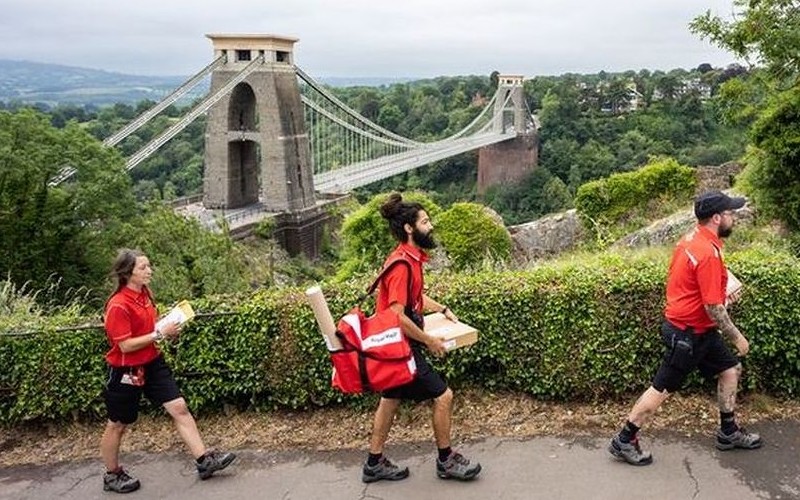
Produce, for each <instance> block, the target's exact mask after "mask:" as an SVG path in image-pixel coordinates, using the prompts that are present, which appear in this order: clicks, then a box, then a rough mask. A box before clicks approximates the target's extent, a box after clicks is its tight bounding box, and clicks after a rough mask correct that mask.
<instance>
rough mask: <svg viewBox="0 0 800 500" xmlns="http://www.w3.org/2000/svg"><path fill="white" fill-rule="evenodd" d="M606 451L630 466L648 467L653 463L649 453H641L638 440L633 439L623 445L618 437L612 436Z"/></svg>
mask: <svg viewBox="0 0 800 500" xmlns="http://www.w3.org/2000/svg"><path fill="white" fill-rule="evenodd" d="M608 451H609V453H611V454H612V455H614V456H615V457H617V458H619V459H621V460H625V461H626V462H628V463H629V464H631V465H650V464H652V463H653V455H651V454H650V452H649V451H648V452H643V451H642V448H641V446H639V438H638V437H636V438H633V439H632V440H631V442H630V443H623V442H622V441H620V439H619V435H617V436H614V439H612V440H611V444H610V445H608Z"/></svg>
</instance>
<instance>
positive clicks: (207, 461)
mask: <svg viewBox="0 0 800 500" xmlns="http://www.w3.org/2000/svg"><path fill="white" fill-rule="evenodd" d="M234 460H236V455H234V454H233V453H225V452H222V451H209V452H208V453H206V454H205V455H203V456H202V457H201V458H200V459H199V460H198V462H197V475H198V476H200V479H208V478H210V477H211V475H212V474H214V473H215V472H217V471H218V470H222V469H224V468H225V467H227V466H229V465H230V464H231V462H233V461H234Z"/></svg>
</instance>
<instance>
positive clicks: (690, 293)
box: [664, 225, 728, 332]
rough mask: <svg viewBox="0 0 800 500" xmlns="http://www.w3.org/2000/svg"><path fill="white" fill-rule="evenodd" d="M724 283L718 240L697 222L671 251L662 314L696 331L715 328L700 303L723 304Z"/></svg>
mask: <svg viewBox="0 0 800 500" xmlns="http://www.w3.org/2000/svg"><path fill="white" fill-rule="evenodd" d="M727 284H728V273H727V271H726V269H725V262H724V260H723V258H722V240H720V239H719V237H718V236H717V235H716V234H714V233H713V232H712V231H711V230H710V229H708V228H707V227H704V226H700V225H698V226H697V227H695V228H694V229H693V230H692V231H691V232H689V234H687V235H686V236H684V237H683V238H681V240H680V241H679V242H678V244H677V246H676V247H675V252H674V253H673V254H672V262H671V263H670V266H669V277H668V278H667V306H666V307H665V308H664V316H665V317H666V318H667V320H668V321H670V322H671V323H672V324H674V325H675V326H677V327H679V328H687V327H691V328H692V329H694V330H695V331H696V332H703V331H705V330H709V329H712V328H715V327H716V326H717V324H716V323H715V322H714V320H713V319H711V317H710V316H709V315H708V313H707V312H706V309H705V307H704V306H706V305H712V304H724V303H725V288H726V286H727Z"/></svg>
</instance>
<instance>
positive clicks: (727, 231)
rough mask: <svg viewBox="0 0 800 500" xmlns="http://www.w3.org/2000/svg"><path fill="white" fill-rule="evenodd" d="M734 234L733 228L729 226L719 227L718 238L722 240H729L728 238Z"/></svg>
mask: <svg viewBox="0 0 800 500" xmlns="http://www.w3.org/2000/svg"><path fill="white" fill-rule="evenodd" d="M732 232H733V226H728V227H722V226H719V227H718V228H717V236H719V237H720V238H727V237H728V236H730V235H731V233H732Z"/></svg>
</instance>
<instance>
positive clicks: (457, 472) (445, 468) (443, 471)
mask: <svg viewBox="0 0 800 500" xmlns="http://www.w3.org/2000/svg"><path fill="white" fill-rule="evenodd" d="M480 472H481V464H479V463H478V462H475V463H474V464H473V463H470V461H469V459H467V457H465V456H464V455H462V454H461V453H456V452H452V453H450V456H449V457H447V460H445V461H444V462H442V461H441V460H439V459H438V458H437V459H436V475H437V476H439V477H440V478H441V479H460V480H461V481H469V480H471V479H475V477H476V476H477V475H478V474H480Z"/></svg>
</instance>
